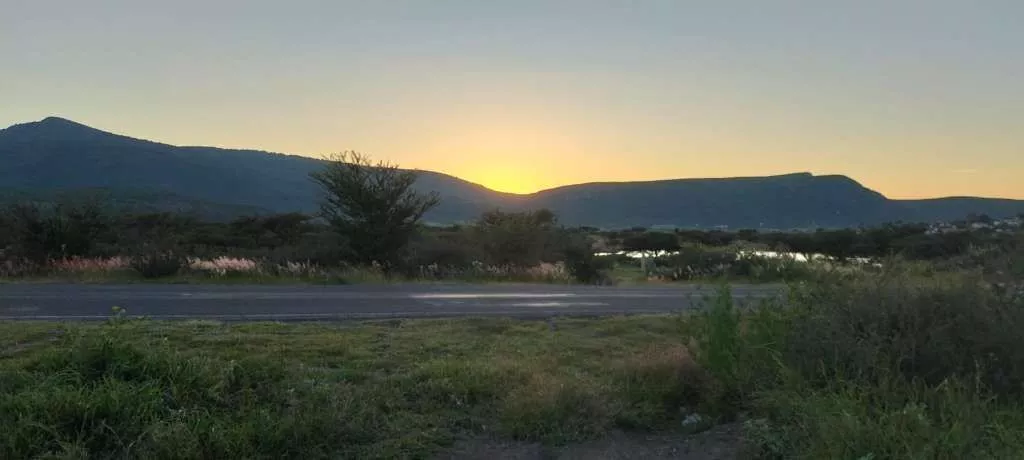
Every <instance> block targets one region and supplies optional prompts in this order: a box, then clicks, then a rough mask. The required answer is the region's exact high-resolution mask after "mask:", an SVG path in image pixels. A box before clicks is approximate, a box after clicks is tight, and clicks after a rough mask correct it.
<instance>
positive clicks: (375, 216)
mask: <svg viewBox="0 0 1024 460" xmlns="http://www.w3.org/2000/svg"><path fill="white" fill-rule="evenodd" d="M331 160H332V161H330V162H328V163H327V164H326V166H325V167H324V168H323V169H322V170H320V171H317V172H314V173H313V174H312V175H311V180H313V181H314V182H315V183H317V184H319V186H320V188H321V190H322V192H323V199H322V202H321V206H320V212H319V213H316V214H312V215H307V214H301V213H286V214H275V215H253V216H244V217H240V218H237V219H234V220H231V221H228V222H210V221H203V220H200V219H197V218H195V217H192V216H189V215H185V214H179V213H173V212H162V213H149V214H132V215H124V214H111V213H107V212H105V211H104V207H103V206H102V203H96V202H88V201H84V202H61V203H21V204H17V205H13V206H10V207H8V208H7V209H6V210H5V211H4V212H3V213H0V251H3V252H2V255H3V257H4V258H5V259H12V258H17V259H21V260H27V261H33V262H35V263H39V264H44V263H46V261H48V260H54V259H64V258H72V257H100V256H112V255H125V254H129V255H135V256H139V257H141V258H148V260H151V261H156V260H163V259H168V258H173V257H179V256H181V255H189V256H197V257H202V256H218V255H232V256H239V257H253V258H261V259H267V260H279V261H304V262H310V263H315V264H318V265H321V266H328V267H329V266H338V265H340V264H348V265H357V266H365V265H374V266H377V267H380V268H381V269H382V270H384V271H385V272H386V273H388V274H392V275H396V276H397V275H402V274H410V273H412V272H414V271H415V270H416V269H417V268H418V267H422V266H427V265H439V266H468V265H471V264H474V263H484V264H492V265H502V266H519V267H527V266H533V265H537V264H540V263H555V262H562V263H564V264H566V267H567V268H568V270H569V271H570V272H571V273H572V274H573V276H574V277H576V278H577V279H579V280H581V281H586V282H592V281H595V280H599V279H600V277H601V273H602V270H604V269H605V268H607V261H603V259H601V258H598V257H596V256H595V253H596V252H597V251H598V249H599V248H597V247H596V246H595V243H597V242H601V243H602V245H603V246H605V248H604V249H605V250H625V251H649V252H658V251H676V250H679V249H680V248H681V247H686V246H693V245H698V246H710V247H722V246H729V245H733V244H738V243H751V244H757V245H760V246H762V247H766V248H770V249H774V250H779V251H791V252H800V253H818V254H825V255H829V256H832V257H835V258H838V259H846V258H851V257H886V256H890V255H897V254H898V255H902V256H905V257H908V258H914V259H934V258H943V257H953V256H956V255H959V254H962V253H964V252H965V251H967V249H968V248H970V247H971V246H972V245H981V244H988V243H991V242H992V241H995V240H997V239H998V237H999V235H995V234H992V233H986V232H977V231H972V232H952V233H943V234H930V233H929V232H927V230H928V228H927V226H924V225H919V224H888V225H884V226H880V227H875V228H866V229H842V230H819V231H816V232H803V233H800V232H788V233H783V232H757V231H755V230H740V231H737V232H727V231H720V230H711V231H704V230H682V229H679V230H674V231H668V232H659V231H650V230H648V229H643V228H636V229H631V230H624V231H601V230H598V229H593V228H568V227H565V226H562V225H560V224H559V222H558V217H557V216H556V215H555V214H554V213H552V212H551V211H550V210H546V209H539V210H533V211H523V212H506V211H501V210H493V211H489V212H486V213H484V214H482V215H481V216H480V217H479V218H478V219H477V220H476V221H475V222H472V223H469V224H467V225H455V226H449V227H443V228H430V227H425V226H424V225H423V224H422V218H423V216H424V215H425V214H426V213H427V212H428V211H430V210H431V209H432V208H433V207H435V206H436V205H437V204H438V203H439V201H440V198H439V197H438V195H437V194H436V193H422V192H418V191H417V190H416V189H415V187H414V185H415V182H416V173H415V172H412V171H408V170H402V169H400V168H398V166H397V165H394V164H390V163H386V162H373V161H372V160H371V159H370V158H369V157H367V156H365V155H362V154H359V153H355V152H346V153H341V154H338V155H335V156H334V157H333V158H332V159H331ZM175 255H177V256H175Z"/></svg>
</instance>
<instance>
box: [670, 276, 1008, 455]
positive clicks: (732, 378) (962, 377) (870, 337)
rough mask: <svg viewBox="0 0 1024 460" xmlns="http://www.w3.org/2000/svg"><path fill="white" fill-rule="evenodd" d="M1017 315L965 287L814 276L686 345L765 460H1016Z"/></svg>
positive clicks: (968, 281) (732, 306) (967, 280)
mask: <svg viewBox="0 0 1024 460" xmlns="http://www.w3.org/2000/svg"><path fill="white" fill-rule="evenodd" d="M1022 328H1024V304H1022V303H1021V301H1020V300H1019V299H1016V298H1012V297H1009V296H1006V295H1002V294H1001V292H1000V291H997V290H995V289H992V288H991V286H990V285H989V284H988V283H986V282H985V281H984V280H983V279H982V278H979V277H977V276H974V275H971V274H962V275H958V276H944V277H941V278H935V279H922V278H921V277H917V276H909V275H908V274H906V273H905V272H903V271H902V270H901V269H900V268H899V267H893V268H890V269H888V270H887V272H885V273H881V274H875V275H871V274H853V275H837V274H828V275H820V276H819V277H818V278H816V279H813V280H811V281H809V282H805V283H801V284H799V285H794V286H793V288H792V289H791V292H789V295H788V296H787V299H785V300H784V301H780V302H776V303H774V304H768V305H762V306H761V307H760V308H757V309H753V310H751V311H744V310H743V309H742V308H740V306H739V305H737V304H736V303H735V302H733V301H732V299H730V298H729V297H728V295H725V294H723V295H720V296H719V297H718V298H717V300H716V301H715V302H713V303H712V304H711V305H710V307H709V308H708V309H707V310H706V311H705V312H703V313H702V314H701V315H700V316H699V317H698V318H696V319H695V323H694V327H693V329H692V330H691V332H690V336H691V337H692V338H693V340H694V342H695V344H696V346H695V351H696V357H697V362H698V364H700V365H701V366H702V367H704V368H705V369H706V370H707V371H708V372H709V373H710V374H711V376H712V381H713V382H714V385H713V387H712V388H715V389H716V391H715V392H714V393H713V394H711V395H709V396H710V401H711V402H712V404H711V406H713V408H714V409H716V410H718V411H719V413H720V414H723V415H731V414H735V413H738V412H740V411H752V412H754V413H755V414H757V415H758V417H759V418H755V419H753V420H750V421H748V422H747V425H748V428H749V434H750V440H751V447H752V451H753V453H754V454H755V455H756V456H758V457H762V458H878V459H880V458H949V459H954V458H1020V452H1024V450H1022V449H1024V412H1022V411H1021V409H1022V408H1024V383H1022V382H1024V336H1022V335H1021V334H1020V332H1019V331H1021V330H1022Z"/></svg>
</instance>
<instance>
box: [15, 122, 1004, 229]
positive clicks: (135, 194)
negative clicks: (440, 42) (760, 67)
mask: <svg viewBox="0 0 1024 460" xmlns="http://www.w3.org/2000/svg"><path fill="white" fill-rule="evenodd" d="M322 165H323V162H322V160H317V159H313V158H308V157H302V156H294V155H284V154H278V153H270V152H263V151H256V150H230V149H220V148H213V147H182V146H174V145H168V144H162V143H157V142H151V141H146V140H141V139H135V138H131V137H126V136H122V135H117V134H112V133H109V132H105V131H101V130H98V129H94V128H90V127H88V126H85V125H83V124H79V123H76V122H73V121H69V120H65V119H62V118H57V117H50V118H46V119H44V120H42V121H38V122H31V123H25V124H19V125H14V126H11V127H9V128H7V129H4V130H0V198H3V199H4V201H8V202H9V201H16V200H21V199H37V200H39V199H51V198H53V197H55V196H57V195H60V194H74V195H80V194H82V193H83V192H86V191H89V192H91V193H98V194H100V195H101V196H102V197H103V198H104V199H105V200H107V201H108V202H109V203H111V204H114V205H117V206H119V207H122V208H125V209H128V210H133V211H163V210H179V211H186V212H195V213H198V214H202V215H204V216H207V217H211V216H212V217H225V218H226V217H232V216H237V215H241V214H251V213H269V212H291V211H300V212H313V211H315V210H316V208H317V202H318V199H319V190H318V189H317V188H316V186H315V184H314V183H313V182H312V181H311V180H310V179H309V173H310V172H312V171H315V170H317V169H319V168H321V167H322ZM419 173H420V178H419V180H418V182H417V186H418V187H419V188H421V189H423V190H434V191H437V192H438V193H439V194H440V195H441V204H440V206H438V208H436V209H435V210H433V211H432V212H431V213H430V214H429V215H428V216H427V219H428V220H429V221H430V222H432V223H438V224H448V223H455V222H460V221H468V220H472V219H475V218H476V217H477V216H479V215H480V213H481V212H483V211H486V210H489V209H494V208H502V209H507V210H518V209H536V208H541V207H546V208H549V209H551V210H553V211H554V212H555V213H556V214H557V215H558V216H559V218H560V220H561V221H562V222H564V223H566V224H569V225H588V226H596V227H605V228H616V227H633V226H645V227H650V226H672V227H701V228H707V227H716V226H729V227H730V228H774V229H790V228H816V227H849V226H860V225H874V224H880V223H884V222H892V221H914V222H931V221H943V220H953V219H960V218H963V217H965V216H967V215H968V214H971V213H978V214H988V215H990V216H993V217H1005V216H1011V215H1016V214H1019V213H1024V200H1009V199H992V198H972V197H951V198H936V199H928V200H893V199H889V198H886V197H885V196H883V195H882V194H880V193H878V192H875V191H873V190H870V189H868V188H865V187H864V186H862V185H861V184H859V183H858V182H856V181H855V180H853V179H851V178H848V177H845V176H840V175H827V176H815V175H812V174H809V173H795V174H787V175H780V176H768V177H740V178H721V179H676V180H661V181H646V182H617V183H591V184H578V185H568V186H564V187H558V188H554V189H549V190H543V191H540V192H537V193H533V194H529V195H514V194H508V193H501V192H496V191H493V190H490V189H488V188H486V187H484V186H482V185H478V184H474V183H471V182H468V181H465V180H462V179H459V178H457V177H453V176H450V175H446V174H442V173H438V172H432V171H419Z"/></svg>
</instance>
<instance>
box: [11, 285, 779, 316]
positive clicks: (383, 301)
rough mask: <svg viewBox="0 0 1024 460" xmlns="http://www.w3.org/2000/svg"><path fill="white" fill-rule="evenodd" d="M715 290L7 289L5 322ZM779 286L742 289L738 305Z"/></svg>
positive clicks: (509, 304) (662, 300)
mask: <svg viewBox="0 0 1024 460" xmlns="http://www.w3.org/2000/svg"><path fill="white" fill-rule="evenodd" d="M715 289H716V287H714V286H702V287H701V286H671V287H647V286H643V287H596V286H595V287H589V286H586V287H581V286H550V285H497V284H484V285H430V284H403V285H376V286H371V285H355V286H268V285H258V286H206V285H123V286H109V285H52V284H38V285H32V284H21V285H17V284H16V285H0V320H100V319H106V318H109V317H110V315H111V308H112V307H114V306H119V307H122V308H125V309H126V310H127V314H128V315H129V316H147V317H150V318H153V319H209V320H221V321H316V320H342V319H373V318H416V317H451V316H514V317H538V316H539V317H546V316H577V315H583V316H594V315H617V314H638V313H670V312H678V311H681V310H686V309H692V308H694V307H697V306H700V305H703V304H704V303H705V300H706V299H707V298H708V297H709V296H712V295H714V294H715ZM780 292H781V290H780V288H779V287H778V286H760V285H759V286H754V285H736V286H733V287H732V294H733V296H734V297H735V298H737V299H740V300H741V301H742V299H747V300H750V299H758V298H765V297H772V296H776V295H778V294H779V293H780Z"/></svg>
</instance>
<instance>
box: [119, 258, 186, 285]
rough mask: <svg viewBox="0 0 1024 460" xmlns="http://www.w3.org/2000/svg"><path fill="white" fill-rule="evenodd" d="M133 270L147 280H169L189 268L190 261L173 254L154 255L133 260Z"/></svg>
mask: <svg viewBox="0 0 1024 460" xmlns="http://www.w3.org/2000/svg"><path fill="white" fill-rule="evenodd" d="M131 266H132V268H133V269H134V270H135V271H136V272H138V274H139V275H140V276H142V277H143V278H146V279H158V278H169V277H172V276H175V275H178V274H179V273H181V272H182V271H183V270H184V269H185V268H186V267H187V266H188V259H186V258H184V257H181V256H178V255H176V254H173V253H152V254H146V255H140V256H136V257H134V258H132V263H131Z"/></svg>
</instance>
